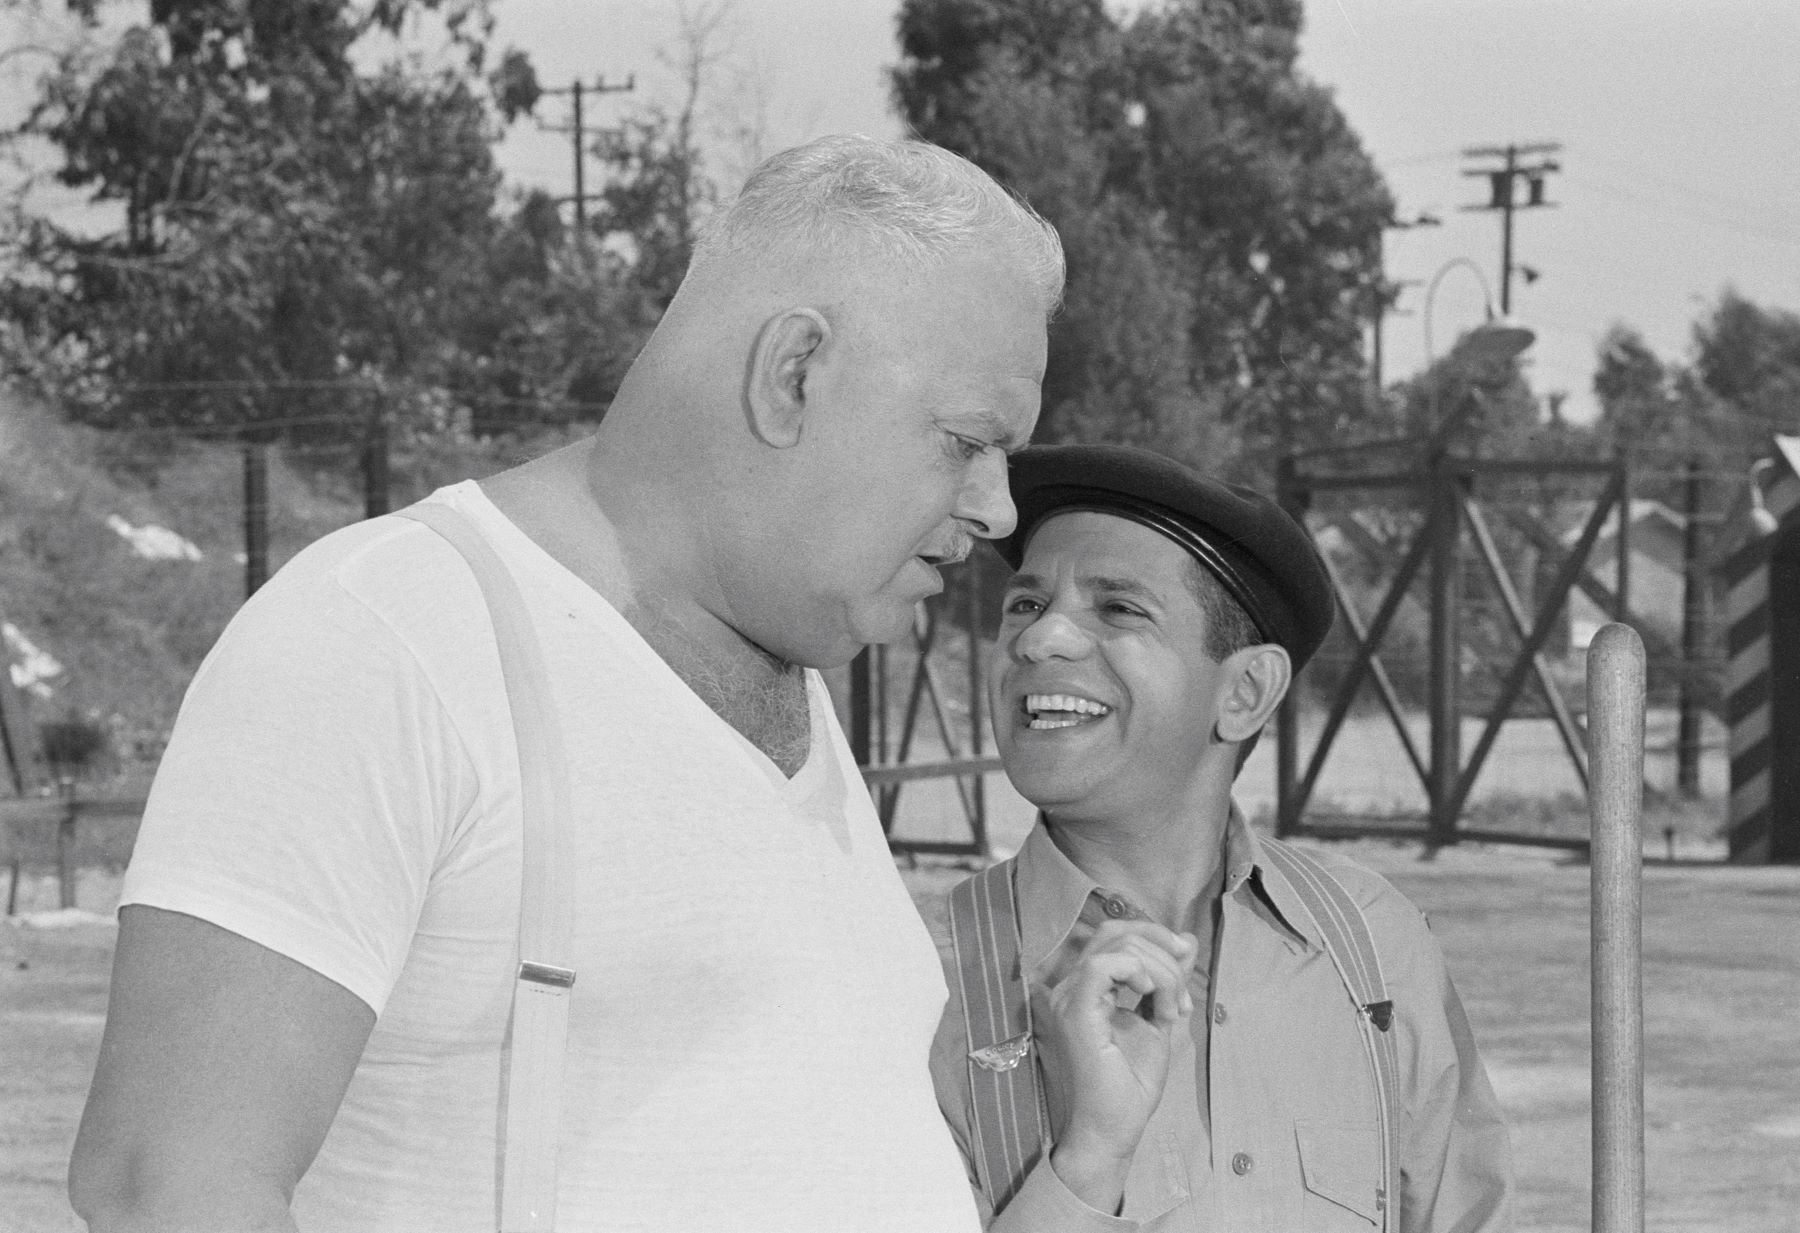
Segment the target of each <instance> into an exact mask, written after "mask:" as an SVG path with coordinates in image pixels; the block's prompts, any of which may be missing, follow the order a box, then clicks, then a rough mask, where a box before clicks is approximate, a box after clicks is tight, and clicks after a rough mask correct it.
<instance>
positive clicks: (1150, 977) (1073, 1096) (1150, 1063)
mask: <svg viewBox="0 0 1800 1233" xmlns="http://www.w3.org/2000/svg"><path fill="white" fill-rule="evenodd" d="M1199 949H1200V947H1199V943H1198V941H1197V940H1196V939H1195V938H1194V936H1193V935H1192V934H1187V933H1180V934H1178V933H1175V932H1173V931H1172V930H1169V929H1165V928H1164V927H1163V926H1161V925H1158V924H1155V923H1153V922H1150V921H1144V920H1132V921H1126V920H1109V921H1107V922H1105V923H1104V924H1102V925H1101V926H1100V928H1099V929H1097V930H1095V932H1094V936H1093V937H1091V938H1089V939H1088V941H1087V944H1086V945H1085V946H1084V947H1083V948H1082V951H1081V954H1080V955H1079V957H1077V959H1076V960H1075V963H1074V966H1073V967H1072V968H1071V969H1070V970H1069V971H1068V973H1067V974H1066V975H1065V976H1064V977H1063V978H1062V979H1061V980H1060V981H1058V982H1057V983H1056V984H1055V985H1054V986H1053V987H1051V988H1048V989H1045V988H1042V987H1037V986H1034V987H1033V990H1032V1010H1033V1017H1034V1021H1035V1024H1034V1026H1035V1028H1036V1034H1037V1037H1038V1040H1039V1042H1040V1047H1041V1048H1042V1049H1043V1050H1044V1053H1045V1057H1044V1072H1045V1076H1046V1088H1047V1095H1048V1097H1049V1102H1050V1112H1051V1120H1052V1123H1053V1125H1054V1127H1055V1131H1056V1148H1055V1150H1054V1151H1053V1152H1052V1153H1051V1164H1052V1167H1053V1168H1054V1169H1055V1170H1056V1174H1057V1176H1058V1177H1060V1178H1061V1179H1062V1181H1063V1184H1064V1185H1065V1186H1067V1187H1068V1188H1069V1189H1070V1190H1071V1191H1072V1192H1074V1194H1075V1195H1076V1197H1078V1198H1080V1199H1081V1200H1082V1202H1084V1203H1086V1204H1087V1205H1088V1206H1090V1207H1092V1208H1095V1209H1096V1210H1098V1211H1104V1212H1108V1213H1115V1212H1117V1210H1118V1208H1119V1204H1120V1203H1121V1202H1122V1200H1123V1197H1124V1192H1125V1178H1126V1176H1127V1174H1128V1173H1129V1172H1130V1169H1131V1158H1132V1155H1133V1154H1134V1153H1135V1152H1136V1151H1137V1145H1138V1140H1139V1139H1141V1138H1142V1137H1143V1133H1144V1127H1145V1126H1146V1125H1147V1124H1148V1123H1149V1121H1150V1115H1151V1114H1152V1113H1153V1112H1155V1110H1156V1105H1157V1102H1158V1101H1159V1100H1160V1099H1161V1098H1162V1090H1163V1082H1164V1080H1165V1079H1166V1078H1167V1076H1168V1073H1169V1057H1170V1053H1171V1050H1172V1048H1173V1045H1174V1040H1175V1033H1176V1032H1178V1031H1185V1030H1186V1027H1187V1022H1188V1016H1189V1015H1191V1014H1192V1013H1193V1009H1194V1000H1193V994H1192V993H1190V992H1189V990H1188V979H1189V977H1190V976H1192V974H1193V971H1194V962H1195V959H1196V958H1197V957H1198V955H1199Z"/></svg>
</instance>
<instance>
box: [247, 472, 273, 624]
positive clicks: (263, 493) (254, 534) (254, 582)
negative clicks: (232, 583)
mask: <svg viewBox="0 0 1800 1233" xmlns="http://www.w3.org/2000/svg"><path fill="white" fill-rule="evenodd" d="M268 580H269V447H268V446H267V445H264V444H263V443H262V442H261V441H246V442H244V595H245V597H246V598H248V597H249V596H252V595H254V594H256V591H257V588H258V587H260V586H262V584H263V583H265V582H267V581H268Z"/></svg>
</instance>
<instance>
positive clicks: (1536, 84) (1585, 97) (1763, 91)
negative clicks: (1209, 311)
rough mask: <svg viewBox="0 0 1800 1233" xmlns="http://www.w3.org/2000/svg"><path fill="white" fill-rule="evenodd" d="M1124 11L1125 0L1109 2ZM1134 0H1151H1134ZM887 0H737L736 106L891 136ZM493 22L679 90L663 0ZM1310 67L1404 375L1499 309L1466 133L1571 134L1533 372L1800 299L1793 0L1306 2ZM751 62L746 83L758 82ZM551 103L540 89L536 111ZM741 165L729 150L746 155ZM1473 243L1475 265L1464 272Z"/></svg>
mask: <svg viewBox="0 0 1800 1233" xmlns="http://www.w3.org/2000/svg"><path fill="white" fill-rule="evenodd" d="M1114 7H1115V9H1119V10H1123V9H1125V8H1126V7H1128V6H1125V5H1120V4H1115V6H1114ZM1129 7H1137V6H1135V5H1134V6H1129ZM897 9H898V3H897V0H737V3H736V5H735V7H734V9H733V13H732V16H731V18H730V19H728V22H727V30H726V31H725V32H723V33H725V34H726V35H728V36H729V37H728V38H727V39H726V40H725V41H726V42H727V43H728V44H729V52H730V55H729V58H730V60H731V62H732V64H733V66H734V67H735V68H736V69H737V70H738V72H739V74H740V76H741V77H742V78H743V79H744V81H741V82H740V83H739V84H738V85H737V86H735V87H733V89H735V90H736V91H738V97H739V104H738V111H739V113H740V114H741V115H745V116H753V117H760V122H759V123H758V124H757V126H756V127H758V128H760V129H761V131H762V132H763V134H764V142H765V145H766V148H767V149H769V150H774V149H779V148H781V147H783V146H786V145H790V144H793V143H794V142H797V141H802V140H805V139H807V138H809V137H813V136H817V135H819V134H821V133H826V132H834V131H854V132H867V133H871V134H891V133H896V132H898V129H899V125H898V122H897V121H896V120H895V119H894V118H893V116H892V115H891V114H890V112H889V109H888V104H887V93H886V89H885V86H884V84H883V76H882V74H883V70H884V68H885V67H886V66H888V65H891V64H892V63H893V61H894V59H895V55H896V52H895V42H894V33H893V31H894V15H895V12H896V11H897ZM495 11H496V13H497V15H498V17H499V30H498V33H497V36H496V37H497V41H498V42H500V43H502V44H504V43H508V42H510V43H513V44H516V45H518V46H520V47H521V48H523V49H525V50H527V51H529V52H530V54H531V56H532V58H533V61H534V62H535V63H536V65H537V67H538V70H539V73H540V76H541V77H542V78H543V79H544V80H545V82H546V84H563V85H566V84H567V83H568V81H569V80H571V79H572V78H573V77H574V76H575V75H576V74H578V73H579V74H581V75H583V77H584V78H585V79H587V80H590V81H591V80H593V79H594V78H595V77H597V76H604V77H605V78H606V79H607V80H609V81H613V82H616V81H620V80H623V79H625V78H627V77H629V76H635V78H636V83H637V89H636V90H635V91H634V92H633V93H632V94H631V95H615V96H611V97H608V98H606V99H603V100H602V101H601V102H600V104H599V105H598V107H597V108H596V109H592V110H591V111H590V114H594V111H597V112H598V114H599V116H600V118H601V120H602V122H605V117H606V116H607V115H608V114H609V112H610V114H613V115H616V114H617V111H616V109H617V108H620V107H625V106H630V105H635V104H637V103H643V102H650V101H654V100H657V99H659V98H660V99H661V100H663V101H665V102H667V101H670V100H672V99H673V97H674V93H673V83H672V78H671V75H670V74H669V73H668V71H667V69H666V68H665V67H664V66H662V65H661V64H659V62H658V58H657V53H658V50H659V49H661V50H663V51H664V52H666V51H667V50H668V49H669V48H671V47H672V46H673V45H674V43H675V41H676V39H675V36H676V31H677V28H678V26H677V17H676V15H677V12H678V5H677V4H676V3H674V2H673V0H664V2H658V3H651V2H648V0H583V2H582V3H571V2H569V0H497V4H496V8H495ZM1300 66H1301V70H1302V71H1303V72H1304V73H1305V74H1306V75H1307V76H1309V77H1311V78H1312V79H1313V80H1314V81H1317V82H1319V83H1320V84H1322V85H1325V86H1328V87H1330V88H1331V89H1332V91H1333V92H1334V94H1335V96H1336V98H1337V100H1338V104H1339V106H1340V107H1341V108H1342V109H1343V111H1344V113H1345V115H1346V117H1347V118H1348V120H1349V122H1350V125H1351V127H1352V128H1353V129H1354V130H1355V131H1356V132H1357V134H1358V136H1359V137H1360V138H1361V140H1362V142H1363V145H1364V147H1365V148H1366V149H1367V150H1368V152H1369V153H1370V155H1371V156H1372V157H1373V159H1374V160H1375V163H1376V165H1377V166H1378V167H1379V168H1380V170H1381V172H1382V174H1383V175H1384V176H1385V177H1386V179H1387V182H1388V185H1389V187H1390V188H1391V189H1392V191H1393V193H1394V196H1395V199H1396V201H1397V204H1398V211H1397V213H1398V217H1399V218H1401V219H1412V218H1416V217H1417V216H1419V215H1420V214H1421V213H1428V214H1430V215H1432V216H1434V217H1436V218H1438V219H1439V220H1440V225H1438V226H1435V227H1418V228H1413V229H1409V230H1397V231H1393V232H1390V233H1389V234H1388V236H1387V240H1386V265H1387V273H1388V277H1389V278H1390V279H1394V280H1397V281H1404V282H1406V283H1408V284H1409V285H1408V286H1406V288H1405V289H1404V291H1403V292H1402V295H1401V299H1400V302H1399V305H1398V308H1399V312H1398V313H1397V314H1395V315H1392V316H1390V317H1389V318H1388V320H1387V324H1386V328H1385V330H1384V334H1383V338H1384V363H1383V367H1384V370H1385V373H1386V375H1387V377H1388V379H1390V380H1392V379H1395V378H1398V377H1401V376H1404V375H1406V374H1408V373H1410V372H1413V371H1416V370H1417V369H1418V368H1419V367H1420V366H1421V364H1422V363H1423V361H1424V354H1425V341H1426V322H1425V319H1424V317H1423V316H1422V315H1421V314H1422V312H1423V309H1424V308H1425V298H1426V294H1425V293H1426V291H1427V289H1428V288H1429V287H1430V285H1431V283H1432V282H1433V280H1434V279H1435V280H1436V282H1437V289H1436V291H1435V293H1434V294H1433V295H1432V297H1431V316H1430V333H1431V340H1432V343H1433V348H1434V350H1435V352H1437V353H1439V354H1441V353H1442V352H1443V351H1444V350H1445V349H1446V348H1447V346H1448V343H1449V342H1450V340H1452V339H1453V338H1454V337H1455V336H1456V334H1457V333H1459V332H1460V331H1462V330H1466V329H1468V328H1470V327H1472V326H1474V325H1477V324H1479V323H1480V321H1481V320H1482V318H1483V313H1484V307H1483V300H1484V291H1483V280H1484V279H1485V282H1486V284H1487V285H1488V287H1489V288H1491V294H1492V298H1493V300H1494V302H1495V307H1496V311H1498V299H1499V282H1500V273H1499V267H1500V230H1501V228H1500V216H1499V215H1498V214H1497V213H1491V212H1486V211H1480V212H1468V211H1464V210H1463V209H1462V207H1463V206H1465V205H1470V204H1478V203H1483V202H1485V201H1486V200H1487V184H1486V181H1485V180H1477V179H1471V178H1467V177H1465V176H1464V175H1463V174H1462V173H1463V171H1464V170H1465V169H1469V168H1473V167H1476V166H1485V165H1487V163H1488V162H1490V161H1491V160H1485V161H1484V160H1471V159H1467V158H1464V157H1463V156H1462V155H1461V151H1462V150H1464V149H1466V148H1469V147H1478V146H1504V145H1506V144H1509V143H1513V144H1524V143H1534V142H1544V141H1550V142H1558V143H1560V144H1561V147H1562V148H1561V150H1560V151H1558V152H1557V153H1555V154H1554V155H1552V156H1551V157H1552V158H1554V160H1555V161H1556V162H1557V163H1558V164H1559V165H1560V167H1561V170H1560V171H1558V172H1555V173H1553V174H1551V175H1550V176H1549V178H1548V191H1547V192H1546V194H1545V196H1546V198H1547V199H1548V200H1549V201H1551V202H1553V203H1554V205H1553V206H1552V207H1551V208H1545V209H1538V210H1528V211H1520V212H1518V213H1516V214H1515V216H1514V260H1515V263H1522V264H1523V265H1528V266H1530V267H1531V268H1532V269H1533V270H1534V271H1536V272H1537V275H1538V277H1537V278H1536V280H1535V281H1533V282H1531V283H1529V284H1526V283H1525V282H1524V281H1523V278H1522V276H1519V275H1517V274H1516V275H1515V281H1514V284H1513V295H1512V309H1513V315H1514V316H1515V317H1517V318H1518V319H1519V320H1520V321H1522V322H1523V323H1524V324H1525V325H1527V326H1529V327H1530V328H1532V329H1533V330H1534V331H1535V332H1536V333H1537V342H1536V344H1535V345H1534V346H1533V347H1532V349H1531V351H1530V352H1528V353H1527V363H1528V365H1529V376H1530V380H1531V381H1532V384H1533V386H1534V387H1535V388H1536V389H1537V390H1538V392H1539V393H1540V394H1547V393H1551V392H1561V393H1564V394H1566V395H1567V396H1568V401H1567V402H1566V403H1565V404H1564V411H1565V413H1566V414H1568V415H1570V416H1571V417H1572V418H1577V419H1585V418H1588V417H1589V416H1591V415H1592V414H1593V413H1594V411H1595V406H1594V401H1593V396H1592V392H1591V383H1592V377H1593V370H1594V363H1595V354H1596V349H1597V344H1598V343H1599V341H1600V339H1601V337H1602V336H1603V335H1604V334H1605V332H1606V330H1607V328H1608V327H1609V326H1610V325H1611V324H1612V323H1614V322H1615V321H1623V322H1625V323H1628V324H1630V325H1632V326H1634V327H1636V328H1637V329H1639V330H1640V331H1641V332H1642V333H1643V334H1644V335H1645V337H1646V338H1647V339H1648V341H1649V342H1650V344H1651V346H1652V347H1653V348H1654V349H1655V350H1656V351H1657V352H1658V354H1660V355H1662V356H1664V357H1665V358H1667V359H1671V360H1681V359H1685V358H1687V357H1688V356H1689V354H1690V347H1691V335H1692V329H1693V324H1694V322H1695V320H1696V319H1697V318H1699V317H1700V316H1701V315H1703V314H1704V313H1705V312H1706V310H1707V308H1708V307H1709V306H1710V305H1712V304H1714V303H1716V302H1717V300H1718V297H1719V295H1720V293H1721V291H1722V290H1723V289H1724V288H1725V287H1726V286H1727V285H1730V286H1734V287H1736V289H1737V290H1738V291H1739V292H1740V293H1742V294H1743V295H1745V296H1748V297H1749V298H1750V299H1752V300H1755V301H1757V302H1758V303H1761V304H1764V305H1766V306H1773V307H1780V308H1785V309H1788V310H1790V311H1800V3H1796V2H1795V0H1630V2H1625V0H1586V2H1585V3H1569V2H1568V0H1309V2H1308V3H1307V6H1306V30H1305V33H1304V34H1303V36H1302V39H1301V58H1300ZM746 82H747V83H748V84H747V85H746V84H745V83H746ZM554 111H555V109H554V108H553V107H552V108H547V109H546V112H547V114H553V113H554ZM504 163H505V165H506V167H507V169H508V171H509V173H510V174H512V175H513V176H515V177H516V178H517V179H519V180H520V181H521V182H528V183H536V184H542V185H545V186H548V187H552V188H555V189H557V190H558V191H562V192H567V191H569V188H568V185H569V176H570V153H569V148H568V139H567V138H566V137H562V136H556V135H553V134H540V133H535V132H534V133H523V132H522V133H519V134H517V135H515V137H514V138H513V139H511V140H509V142H508V143H507V146H506V149H505V154H504ZM741 170H742V168H740V167H733V168H732V169H731V171H732V174H734V175H735V174H740V173H741ZM1471 265H1473V266H1474V267H1475V269H1476V270H1478V271H1479V273H1476V272H1473V271H1471V269H1470V268H1469V267H1470V266H1471Z"/></svg>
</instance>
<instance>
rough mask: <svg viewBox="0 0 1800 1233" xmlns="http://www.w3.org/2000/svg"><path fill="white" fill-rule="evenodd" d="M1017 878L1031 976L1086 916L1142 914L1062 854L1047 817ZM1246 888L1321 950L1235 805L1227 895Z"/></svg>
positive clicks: (1023, 953) (1229, 822)
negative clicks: (1113, 904)
mask: <svg viewBox="0 0 1800 1233" xmlns="http://www.w3.org/2000/svg"><path fill="white" fill-rule="evenodd" d="M1014 874H1015V877H1016V879H1017V887H1018V910H1019V934H1020V939H1019V940H1020V943H1021V949H1020V955H1019V958H1020V961H1021V965H1022V967H1023V970H1024V971H1027V972H1030V971H1034V970H1036V969H1037V968H1038V966H1039V965H1040V964H1042V963H1043V962H1044V961H1045V960H1046V959H1047V958H1049V957H1050V956H1051V955H1052V954H1054V953H1055V952H1056V951H1057V949H1058V948H1059V947H1061V946H1062V945H1063V943H1064V942H1066V941H1067V940H1068V938H1069V935H1070V933H1072V932H1073V931H1074V929H1075V927H1076V925H1077V924H1078V923H1079V922H1080V921H1081V918H1082V913H1083V912H1084V911H1086V912H1087V913H1088V915H1089V916H1090V917H1094V918H1097V919H1104V918H1105V916H1107V915H1126V916H1130V915H1136V914H1139V911H1138V908H1137V906H1136V905H1135V904H1132V903H1131V902H1130V900H1128V899H1126V898H1125V897H1124V896H1123V895H1119V894H1117V893H1116V892H1114V891H1112V890H1110V889H1108V888H1107V887H1104V886H1101V885H1100V884H1099V883H1098V882H1096V881H1094V879H1093V878H1091V877H1089V876H1088V875H1087V874H1086V873H1084V872H1082V870H1081V869H1080V868H1079V867H1078V866H1077V865H1076V864H1075V862H1074V861H1071V860H1070V859H1069V858H1068V857H1067V856H1066V855H1064V854H1063V850H1062V849H1061V848H1059V847H1057V846H1056V844H1055V842H1054V841H1053V840H1052V839H1051V838H1050V832H1049V831H1048V830H1047V829H1046V828H1045V826H1044V817H1043V815H1042V814H1039V815H1038V821H1037V825H1036V826H1034V827H1033V828H1032V830H1031V834H1030V835H1029V836H1027V837H1026V839H1025V844H1024V846H1023V847H1022V848H1020V849H1019V855H1018V857H1017V860H1016V863H1015V866H1014ZM1246 883H1249V884H1251V886H1252V887H1253V888H1254V890H1255V891H1256V892H1257V893H1258V894H1259V896H1260V897H1261V898H1262V899H1263V900H1264V902H1266V903H1267V904H1268V906H1269V908H1270V909H1271V911H1272V912H1273V913H1274V915H1275V916H1276V918H1277V920H1278V922H1279V923H1280V924H1281V925H1283V926H1285V927H1286V928H1287V929H1288V930H1289V931H1290V932H1292V933H1293V934H1294V935H1295V936H1297V937H1298V938H1300V939H1301V940H1302V941H1303V942H1305V943H1306V944H1307V945H1309V946H1311V947H1312V948H1314V949H1315V950H1316V949H1318V948H1319V946H1320V945H1321V943H1320V939H1319V938H1318V937H1317V927H1316V926H1315V925H1314V924H1313V921H1312V918H1311V916H1310V915H1309V914H1308V913H1307V912H1306V910H1305V908H1304V907H1303V905H1302V904H1301V901H1300V899H1299V898H1298V897H1297V896H1296V895H1295V894H1294V891H1293V888H1291V887H1290V886H1289V885H1288V883H1287V879H1286V878H1283V877H1282V876H1281V875H1280V873H1279V872H1278V871H1276V870H1274V869H1272V868H1270V866H1269V864H1268V862H1267V860H1266V859H1265V858H1264V856H1263V848H1262V841H1261V840H1260V839H1258V838H1257V836H1256V832H1255V831H1253V830H1251V829H1250V824H1249V823H1248V822H1247V821H1246V820H1245V818H1244V815H1243V813H1242V812H1241V811H1240V810H1239V809H1238V807H1237V806H1236V805H1235V804H1233V805H1232V807H1231V813H1230V815H1229V816H1228V817H1227V818H1226V822H1225V888H1224V893H1225V894H1227V895H1232V894H1236V893H1238V892H1239V891H1240V890H1241V889H1243V887H1244V886H1245V884H1246ZM1108 900H1118V901H1119V905H1118V908H1117V909H1115V911H1114V912H1110V913H1109V912H1108V911H1107V908H1106V905H1107V901H1108ZM1090 923H1092V921H1090Z"/></svg>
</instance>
